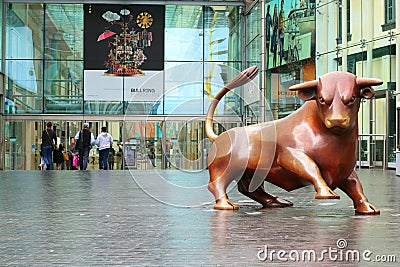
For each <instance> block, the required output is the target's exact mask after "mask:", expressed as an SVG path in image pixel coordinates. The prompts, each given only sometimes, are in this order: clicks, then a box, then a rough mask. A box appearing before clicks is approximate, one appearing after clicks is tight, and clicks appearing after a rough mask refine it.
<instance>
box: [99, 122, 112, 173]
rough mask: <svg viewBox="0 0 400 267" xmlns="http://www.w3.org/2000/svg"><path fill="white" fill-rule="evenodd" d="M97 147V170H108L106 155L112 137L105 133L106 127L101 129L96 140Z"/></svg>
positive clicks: (110, 145)
mask: <svg viewBox="0 0 400 267" xmlns="http://www.w3.org/2000/svg"><path fill="white" fill-rule="evenodd" d="M96 144H97V147H98V148H99V169H100V170H107V169H108V153H109V152H110V148H111V147H112V144H113V139H112V136H111V135H110V134H109V133H107V127H104V126H103V127H101V133H100V134H99V136H97V139H96Z"/></svg>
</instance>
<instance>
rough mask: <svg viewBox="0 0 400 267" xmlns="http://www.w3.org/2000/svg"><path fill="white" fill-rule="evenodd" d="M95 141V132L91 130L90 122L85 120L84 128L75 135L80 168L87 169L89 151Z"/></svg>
mask: <svg viewBox="0 0 400 267" xmlns="http://www.w3.org/2000/svg"><path fill="white" fill-rule="evenodd" d="M95 141H96V140H95V139H94V136H93V133H91V132H90V131H89V123H87V122H85V123H84V124H83V129H82V130H81V131H79V132H78V133H77V134H76V135H75V148H76V149H77V150H78V151H79V168H80V170H86V168H87V165H88V158H89V151H90V148H91V146H92V145H93V144H94V143H95Z"/></svg>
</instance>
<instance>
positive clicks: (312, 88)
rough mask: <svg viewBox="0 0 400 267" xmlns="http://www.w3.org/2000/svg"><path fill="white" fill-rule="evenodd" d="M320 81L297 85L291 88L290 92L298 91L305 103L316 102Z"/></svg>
mask: <svg viewBox="0 0 400 267" xmlns="http://www.w3.org/2000/svg"><path fill="white" fill-rule="evenodd" d="M317 86H318V81H317V80H314V81H309V82H304V83H300V84H295V85H292V86H290V87H289V90H290V91H297V92H298V95H299V98H300V99H301V100H304V101H308V100H314V99H316V98H317Z"/></svg>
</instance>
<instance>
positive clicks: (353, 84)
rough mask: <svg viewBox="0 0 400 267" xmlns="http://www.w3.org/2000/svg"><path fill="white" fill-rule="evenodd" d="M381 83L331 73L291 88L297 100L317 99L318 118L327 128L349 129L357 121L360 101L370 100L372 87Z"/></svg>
mask: <svg viewBox="0 0 400 267" xmlns="http://www.w3.org/2000/svg"><path fill="white" fill-rule="evenodd" d="M382 83H383V82H382V81H381V80H379V79H373V78H358V77H356V76H355V75H353V74H351V73H348V72H331V73H328V74H325V75H323V76H321V77H320V78H319V79H318V80H314V81H309V82H304V83H301V84H296V85H293V86H291V87H290V88H289V90H292V91H298V95H299V98H300V99H302V100H305V101H308V100H316V102H317V106H318V115H319V116H320V118H321V120H322V121H323V122H324V124H325V126H326V127H327V128H333V127H340V128H343V129H345V128H348V127H349V126H351V125H354V122H355V121H356V119H357V113H358V109H359V107H360V99H361V98H366V99H371V98H372V97H373V96H374V94H375V92H374V90H373V89H372V88H371V86H374V85H380V84H382Z"/></svg>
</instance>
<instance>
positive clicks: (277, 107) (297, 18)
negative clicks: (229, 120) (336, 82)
mask: <svg viewBox="0 0 400 267" xmlns="http://www.w3.org/2000/svg"><path fill="white" fill-rule="evenodd" d="M246 12H247V13H246V14H247V16H246V17H250V19H248V20H246V26H247V27H253V26H251V25H249V24H248V22H249V21H253V23H254V24H256V25H257V27H258V28H257V30H256V31H255V33H254V34H255V36H251V35H250V36H249V35H246V36H247V37H248V38H247V40H246V45H245V55H246V56H247V57H246V59H248V60H250V61H251V62H257V64H259V65H260V66H261V67H262V72H263V74H264V75H263V76H262V77H261V79H263V80H262V81H261V86H260V88H261V91H262V92H263V94H264V95H265V96H266V99H267V104H269V105H270V106H269V108H267V109H269V110H270V113H271V114H272V115H273V117H274V118H279V117H284V116H286V115H287V114H288V113H291V112H293V111H294V110H296V109H297V108H298V107H299V106H300V105H301V104H302V103H301V102H299V99H298V98H297V97H296V96H295V95H293V93H291V92H288V90H287V88H288V87H289V86H290V85H292V84H294V83H298V82H303V81H308V80H313V79H316V78H318V77H319V76H321V75H323V74H325V73H327V72H331V71H348V72H351V73H353V74H355V75H357V76H360V77H373V78H380V79H382V80H383V81H384V83H383V85H381V86H378V87H375V88H374V89H375V91H376V92H375V98H374V99H373V100H371V101H363V103H362V105H361V108H360V112H359V134H360V138H359V149H358V152H357V153H358V157H359V160H358V166H360V167H361V166H368V167H384V168H388V167H389V168H391V167H394V163H395V152H396V143H398V142H397V141H396V136H397V133H396V103H397V102H396V98H397V95H398V92H399V88H398V84H399V83H398V82H399V79H400V72H399V68H400V57H399V56H397V55H398V54H399V53H400V43H399V41H400V32H399V30H398V29H399V25H400V21H399V17H400V10H399V3H398V1H391V0H384V1H372V0H371V1H361V0H338V1H313V0H307V1H305V0H304V1H288V0H270V1H269V0H265V1H254V2H252V3H250V5H249V6H248V7H247V9H246ZM257 18H261V19H262V21H261V22H260V23H257V22H256V21H257ZM259 55H261V57H260V56H259ZM260 103H261V105H262V101H260V102H258V103H256V105H259V104H260ZM397 106H398V104H397ZM265 115H268V112H266V113H265ZM266 118H268V116H267V117H266Z"/></svg>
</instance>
